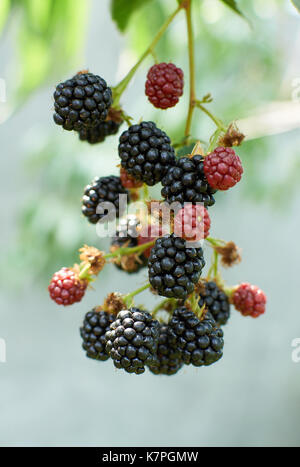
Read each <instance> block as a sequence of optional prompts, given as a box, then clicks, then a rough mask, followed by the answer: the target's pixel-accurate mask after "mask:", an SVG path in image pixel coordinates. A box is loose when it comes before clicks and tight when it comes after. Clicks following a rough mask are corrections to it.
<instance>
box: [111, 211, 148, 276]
mask: <svg viewBox="0 0 300 467" xmlns="http://www.w3.org/2000/svg"><path fill="white" fill-rule="evenodd" d="M139 223H140V221H139V219H138V218H137V217H136V216H135V215H133V214H129V215H128V216H127V217H126V218H124V219H121V220H120V222H119V225H118V227H117V231H116V236H115V237H114V238H113V239H112V241H111V247H110V251H111V252H113V251H115V250H116V249H117V248H120V247H127V248H134V247H136V246H137V245H138V230H137V227H138V225H139ZM114 264H115V266H116V267H117V268H119V269H122V270H123V271H126V272H128V273H130V274H131V273H134V272H138V271H139V270H140V269H142V268H143V267H145V266H146V265H147V258H145V256H144V255H143V254H140V255H137V254H133V255H124V256H122V257H121V258H115V261H114Z"/></svg>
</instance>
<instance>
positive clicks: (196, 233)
mask: <svg viewBox="0 0 300 467" xmlns="http://www.w3.org/2000/svg"><path fill="white" fill-rule="evenodd" d="M209 229H210V217H209V214H208V211H207V209H206V208H205V207H204V206H202V205H193V204H189V203H187V204H185V206H184V207H183V208H182V209H180V210H179V211H178V213H177V214H176V216H175V217H174V234H175V235H177V236H178V237H181V238H184V239H186V240H188V241H190V242H199V241H201V240H203V239H205V238H206V237H208V235H209Z"/></svg>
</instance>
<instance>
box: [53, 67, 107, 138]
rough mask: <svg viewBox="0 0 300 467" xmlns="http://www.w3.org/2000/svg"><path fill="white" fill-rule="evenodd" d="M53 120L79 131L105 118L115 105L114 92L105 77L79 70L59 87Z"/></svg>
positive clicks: (67, 128) (55, 98) (55, 95)
mask: <svg viewBox="0 0 300 467" xmlns="http://www.w3.org/2000/svg"><path fill="white" fill-rule="evenodd" d="M54 101H55V104H54V108H55V113H54V117H53V118H54V121H55V123H56V124H57V125H61V126H62V127H63V128H64V129H65V130H69V131H71V130H75V131H80V130H81V129H82V128H90V127H92V126H95V125H97V124H99V123H100V122H101V121H104V120H105V119H106V117H107V114H108V110H109V108H110V106H111V105H112V92H111V89H110V88H109V87H108V86H107V84H106V82H105V81H104V79H103V78H100V76H98V75H94V74H93V73H78V74H77V75H76V76H74V77H73V78H71V79H68V80H67V81H65V82H64V83H60V84H59V85H58V86H57V87H56V91H55V93H54Z"/></svg>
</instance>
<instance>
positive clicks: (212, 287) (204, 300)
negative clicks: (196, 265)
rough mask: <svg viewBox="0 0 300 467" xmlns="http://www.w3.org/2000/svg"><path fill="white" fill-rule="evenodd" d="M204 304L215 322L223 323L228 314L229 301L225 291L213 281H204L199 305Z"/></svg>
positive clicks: (225, 321) (226, 319)
mask: <svg viewBox="0 0 300 467" xmlns="http://www.w3.org/2000/svg"><path fill="white" fill-rule="evenodd" d="M203 305H205V306H206V308H207V309H208V311H210V312H211V314H212V315H213V317H214V319H215V321H216V323H217V324H219V325H220V326H221V325H224V324H226V323H227V321H228V319H229V316H230V303H229V300H228V297H227V295H226V294H225V292H224V291H223V290H222V289H220V287H218V285H217V284H216V283H215V282H214V281H209V282H205V284H204V291H203V292H201V295H200V300H199V306H200V308H202V306H203Z"/></svg>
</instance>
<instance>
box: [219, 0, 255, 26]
mask: <svg viewBox="0 0 300 467" xmlns="http://www.w3.org/2000/svg"><path fill="white" fill-rule="evenodd" d="M221 2H223V3H225V5H227V6H228V7H229V8H231V9H232V10H233V11H234V12H235V13H237V14H238V15H240V16H241V17H242V18H244V19H245V20H246V21H248V20H247V18H246V17H245V15H244V14H243V13H242V12H241V10H240V9H239V7H238V5H237V3H236V0H221ZM248 22H249V21H248Z"/></svg>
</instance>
